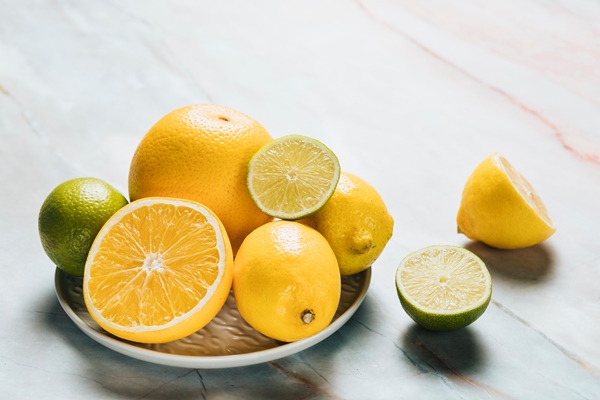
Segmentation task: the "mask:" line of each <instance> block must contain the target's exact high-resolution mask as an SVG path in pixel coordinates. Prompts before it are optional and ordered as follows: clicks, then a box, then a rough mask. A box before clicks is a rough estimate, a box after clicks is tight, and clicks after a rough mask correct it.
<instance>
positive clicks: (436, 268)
mask: <svg viewBox="0 0 600 400" xmlns="http://www.w3.org/2000/svg"><path fill="white" fill-rule="evenodd" d="M396 289H397V291H398V297H399V299H400V303H401V304H402V307H403V308H404V310H405V311H406V313H407V314H408V315H409V316H410V317H411V318H412V319H413V320H414V321H415V322H416V323H417V324H419V325H421V326H422V327H424V328H427V329H430V330H435V331H453V330H457V329H461V328H464V327H465V326H467V325H469V324H471V323H473V322H474V321H475V320H477V319H478V318H479V317H480V316H481V315H482V314H483V313H484V312H485V310H486V308H487V306H488V304H489V302H490V299H491V296H492V279H491V277H490V274H489V272H488V270H487V268H486V266H485V264H484V262H483V261H482V260H481V259H480V258H479V257H477V256H476V255H475V254H473V253H472V252H470V251H468V250H466V249H464V248H462V247H457V246H448V245H436V246H430V247H426V248H423V249H421V250H417V251H415V252H414V253H411V254H409V255H408V256H406V257H405V258H404V259H403V260H402V262H401V263H400V265H399V266H398V269H397V271H396Z"/></svg>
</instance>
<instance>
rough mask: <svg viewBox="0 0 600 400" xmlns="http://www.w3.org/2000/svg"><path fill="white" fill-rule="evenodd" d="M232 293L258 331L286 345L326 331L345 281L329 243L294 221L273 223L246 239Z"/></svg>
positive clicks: (241, 309) (238, 261) (237, 265)
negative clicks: (342, 282)
mask: <svg viewBox="0 0 600 400" xmlns="http://www.w3.org/2000/svg"><path fill="white" fill-rule="evenodd" d="M233 294H234V297H235V301H236V304H237V307H238V310H239V312H240V315H241V316H242V317H243V318H244V320H245V321H246V322H248V324H250V325H251V326H252V327H253V328H254V329H256V330H257V331H258V332H260V333H262V334H263V335H265V336H268V337H270V338H273V339H276V340H280V341H283V342H293V341H296V340H300V339H303V338H306V337H309V336H312V335H315V334H317V333H318V332H320V331H322V330H323V329H325V328H326V327H327V326H328V325H329V324H330V323H331V320H332V319H333V317H334V315H335V312H336V310H337V308H338V305H339V301H340V294H341V277H340V272H339V268H338V265H337V261H336V259H335V255H334V254H333V251H332V250H331V247H330V246H329V244H328V243H327V240H325V238H324V237H323V236H322V235H321V234H320V233H319V232H317V231H315V230H314V229H312V228H310V227H308V226H306V225H303V224H300V223H298V222H294V221H273V222H269V223H267V224H265V225H262V226H260V227H258V228H257V229H256V230H254V231H253V232H252V233H250V235H248V236H247V237H246V239H245V240H244V242H243V243H242V246H241V247H240V250H239V252H238V254H237V256H236V259H235V271H234V276H233Z"/></svg>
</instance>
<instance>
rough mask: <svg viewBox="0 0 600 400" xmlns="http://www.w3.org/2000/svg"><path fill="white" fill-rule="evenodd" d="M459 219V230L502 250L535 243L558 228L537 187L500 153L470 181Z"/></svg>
mask: <svg viewBox="0 0 600 400" xmlns="http://www.w3.org/2000/svg"><path fill="white" fill-rule="evenodd" d="M456 222H457V224H458V232H459V233H464V234H465V235H466V236H467V237H468V238H469V239H473V240H479V241H482V242H484V243H486V244H488V245H489V246H492V247H496V248H499V249H518V248H523V247H529V246H533V245H535V244H538V243H541V242H543V241H544V240H546V239H548V238H549V237H550V236H552V234H553V233H554V232H555V231H556V226H555V225H554V222H553V221H552V218H550V215H549V214H548V211H547V209H546V206H545V205H544V203H543V202H542V199H541V198H540V196H539V195H538V194H537V192H536V191H535V189H534V188H533V187H532V186H531V184H530V183H529V182H528V181H527V179H525V177H524V176H523V175H522V174H521V173H520V172H519V171H517V170H516V169H515V168H514V167H513V166H512V165H511V164H510V163H509V162H508V160H507V159H506V158H504V157H503V156H501V155H500V154H498V153H494V154H492V155H490V156H489V157H487V158H486V159H485V160H483V161H482V162H481V164H479V165H478V166H477V168H475V171H473V173H472V174H471V176H470V177H469V179H468V180H467V183H466V184H465V187H464V190H463V194H462V200H461V203H460V208H459V210H458V215H457V217H456Z"/></svg>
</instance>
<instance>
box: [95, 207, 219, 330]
mask: <svg viewBox="0 0 600 400" xmlns="http://www.w3.org/2000/svg"><path fill="white" fill-rule="evenodd" d="M104 236H105V240H103V241H102V242H101V244H100V246H99V248H98V249H97V252H96V253H95V255H94V263H95V267H94V268H93V269H92V270H91V271H90V276H89V281H88V285H87V288H88V292H89V294H90V298H91V301H92V303H93V304H94V307H95V308H96V309H97V310H98V311H99V312H100V314H101V316H102V317H103V318H104V319H106V320H107V321H109V322H110V323H113V324H115V325H119V326H120V327H121V328H126V329H127V328H129V329H133V330H135V328H138V327H139V328H142V327H146V328H148V327H152V326H159V327H161V328H163V327H165V325H168V324H169V323H171V322H175V320H176V319H177V318H178V317H181V316H183V315H185V314H186V313H188V312H190V311H192V310H193V309H194V308H195V307H196V306H198V304H199V303H200V302H201V301H202V300H203V299H204V298H205V296H206V295H207V291H208V290H209V288H211V286H213V285H214V283H215V281H216V280H217V278H218V276H219V260H220V259H221V255H220V254H219V250H218V246H217V234H216V232H215V230H214V228H213V226H212V225H211V224H210V223H209V222H208V221H207V218H206V216H205V215H203V214H201V213H199V212H194V211H193V210H191V209H190V208H188V207H185V206H181V205H177V206H176V205H173V204H160V205H151V206H142V207H140V208H138V209H136V210H133V211H132V212H131V213H129V214H127V215H125V216H124V217H123V218H122V219H120V220H119V221H117V222H116V223H115V224H114V225H113V226H112V227H111V229H110V231H109V235H108V236H107V235H104ZM99 293H102V295H101V296H96V295H95V294H99Z"/></svg>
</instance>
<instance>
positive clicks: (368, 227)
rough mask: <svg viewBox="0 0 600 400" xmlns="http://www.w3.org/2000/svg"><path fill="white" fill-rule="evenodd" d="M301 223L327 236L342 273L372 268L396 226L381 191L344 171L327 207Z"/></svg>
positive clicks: (346, 273)
mask: <svg viewBox="0 0 600 400" xmlns="http://www.w3.org/2000/svg"><path fill="white" fill-rule="evenodd" d="M302 222H303V223H306V224H308V225H309V226H311V227H313V228H314V229H316V230H317V231H319V232H320V233H321V234H322V235H323V236H324V237H325V239H327V241H328V242H329V244H330V245H331V248H332V249H333V252H334V253H335V255H336V257H337V261H338V264H339V267H340V272H341V274H342V275H352V274H356V273H358V272H361V271H363V270H365V269H367V268H369V267H370V266H371V265H372V264H373V263H374V262H375V260H377V258H378V257H379V255H380V254H381V252H382V251H383V249H384V248H385V246H386V244H387V243H388V241H389V240H390V238H391V237H392V233H393V229H394V220H393V218H392V216H391V215H390V214H389V212H388V210H387V208H386V206H385V203H384V202H383V199H382V198H381V196H380V195H379V193H377V191H376V190H375V189H374V188H373V187H372V186H371V185H369V184H368V183H367V182H366V181H364V180H363V179H361V178H359V177H358V176H356V175H353V174H349V173H347V172H342V174H341V177H340V180H339V182H338V185H337V188H336V190H335V192H334V193H333V196H331V198H330V199H329V201H328V202H327V203H326V204H325V206H323V208H321V210H319V211H318V212H317V213H315V214H314V215H312V216H310V217H309V218H307V219H305V220H302Z"/></svg>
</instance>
